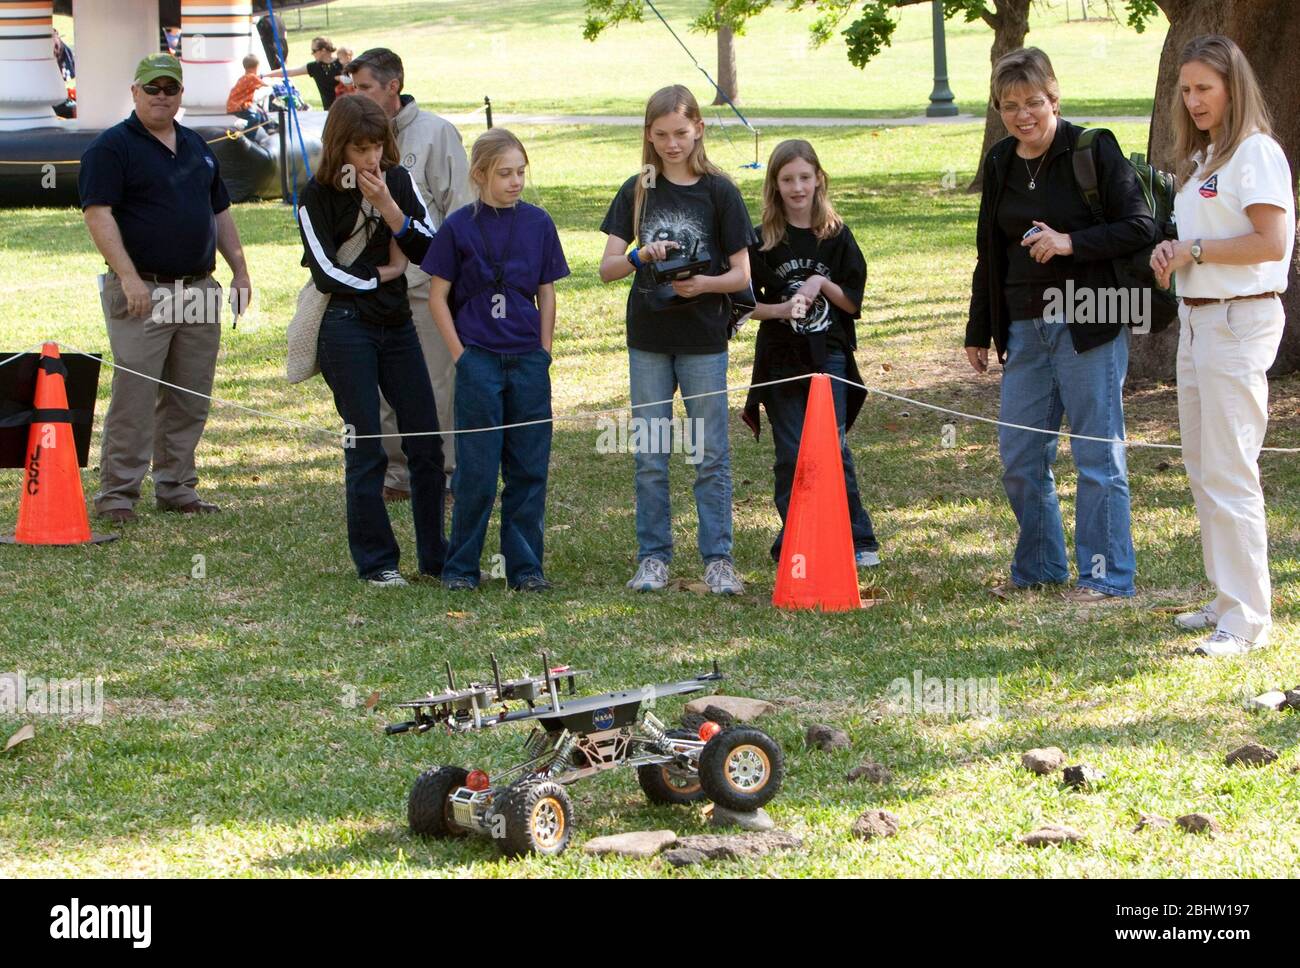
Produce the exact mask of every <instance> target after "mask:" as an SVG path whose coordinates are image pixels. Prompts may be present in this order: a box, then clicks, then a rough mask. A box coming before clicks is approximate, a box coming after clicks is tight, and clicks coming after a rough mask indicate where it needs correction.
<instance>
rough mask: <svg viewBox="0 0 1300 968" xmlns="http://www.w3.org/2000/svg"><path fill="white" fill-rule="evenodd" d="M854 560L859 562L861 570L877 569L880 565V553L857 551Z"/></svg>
mask: <svg viewBox="0 0 1300 968" xmlns="http://www.w3.org/2000/svg"><path fill="white" fill-rule="evenodd" d="M853 560H854V561H855V562H857V565H858V567H859V568H875V567H876V566H877V565H878V564H880V552H879V551H855V552H854V553H853Z"/></svg>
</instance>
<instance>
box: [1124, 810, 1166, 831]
mask: <svg viewBox="0 0 1300 968" xmlns="http://www.w3.org/2000/svg"><path fill="white" fill-rule="evenodd" d="M1173 825H1174V822H1173V821H1172V820H1170V819H1169V818H1168V817H1162V816H1160V815H1159V814H1158V813H1144V814H1142V816H1141V817H1140V818H1139V819H1138V822H1137V826H1136V827H1134V828H1133V832H1134V833H1138V832H1139V831H1141V830H1146V829H1147V828H1148V827H1150V828H1153V829H1155V830H1163V829H1164V828H1165V827H1172V826H1173Z"/></svg>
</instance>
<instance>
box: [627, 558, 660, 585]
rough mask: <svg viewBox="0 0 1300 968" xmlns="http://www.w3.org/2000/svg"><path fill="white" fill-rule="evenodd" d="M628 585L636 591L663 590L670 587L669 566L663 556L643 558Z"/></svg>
mask: <svg viewBox="0 0 1300 968" xmlns="http://www.w3.org/2000/svg"><path fill="white" fill-rule="evenodd" d="M627 587H628V588H630V589H632V591H634V592H661V591H663V590H664V589H665V588H667V587H668V566H667V565H666V564H664V561H663V559H662V558H642V559H641V564H639V565H637V569H636V574H635V575H633V576H632V580H631V581H630V582H628V583H627Z"/></svg>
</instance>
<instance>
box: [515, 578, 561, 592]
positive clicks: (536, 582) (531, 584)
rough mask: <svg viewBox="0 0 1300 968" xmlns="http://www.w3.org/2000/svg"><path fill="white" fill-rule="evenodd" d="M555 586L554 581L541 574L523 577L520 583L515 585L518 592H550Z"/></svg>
mask: <svg viewBox="0 0 1300 968" xmlns="http://www.w3.org/2000/svg"><path fill="white" fill-rule="evenodd" d="M554 587H555V584H554V582H549V581H547V580H546V579H545V578H543V577H542V576H541V575H529V576H528V577H526V578H521V579H520V580H519V584H518V585H515V586H514V589H513V590H514V591H517V592H549V591H550V590H551V589H552V588H554Z"/></svg>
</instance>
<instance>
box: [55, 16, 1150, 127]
mask: <svg viewBox="0 0 1300 968" xmlns="http://www.w3.org/2000/svg"><path fill="white" fill-rule="evenodd" d="M657 6H658V7H659V9H660V10H661V11H662V12H663V14H664V16H665V17H666V18H668V21H669V23H671V24H672V25H673V29H674V30H676V31H677V33H678V34H679V35H680V36H681V38H682V39H683V40H684V41H685V43H686V45H687V46H688V47H689V48H690V49H691V50H692V51H693V52H694V54H695V56H696V57H697V58H699V61H700V63H701V64H702V65H703V66H704V67H705V68H706V69H707V70H708V71H709V73H710V74H713V75H714V76H715V77H716V65H717V43H716V40H715V38H714V37H713V36H712V35H702V34H692V33H689V32H688V31H687V29H686V28H687V25H688V24H689V22H690V21H691V19H693V18H694V17H695V16H696V15H697V14H698V12H699V10H700V9H701V4H700V3H699V2H698V0H664V2H662V3H659V4H657ZM483 10H484V7H483V4H482V3H481V2H480V0H399V2H392V0H335V2H334V3H332V4H331V5H330V7H329V23H328V25H327V24H326V20H325V8H323V7H317V8H311V9H308V10H305V11H303V13H302V23H303V29H302V30H298V29H297V24H298V16H297V14H295V13H289V14H287V15H286V17H285V20H286V26H287V28H288V32H289V44H290V62H291V63H292V64H295V65H299V64H303V63H306V61H307V60H308V58H309V57H310V49H311V38H312V37H314V36H316V35H317V34H326V35H328V36H329V37H331V38H332V39H333V41H334V42H335V44H344V45H347V46H349V47H351V48H352V49H353V50H354V51H355V52H356V53H358V54H359V53H361V51H363V50H365V49H366V48H367V47H372V46H385V47H392V48H393V49H394V50H396V51H397V52H398V53H399V54H401V55H402V59H403V61H404V63H405V67H406V87H407V90H408V91H409V92H410V93H412V94H414V95H415V96H416V97H417V98H419V100H420V101H421V102H422V103H424V104H425V105H426V106H429V107H435V108H437V109H438V110H441V111H466V110H471V109H473V108H475V107H479V106H481V105H482V104H483V97H484V96H485V95H486V96H490V97H491V98H492V103H493V105H494V107H495V109H496V110H498V111H503V112H512V113H523V112H533V113H536V112H546V113H573V114H634V115H639V114H641V113H642V112H643V111H644V110H645V99H646V98H647V97H648V96H649V94H650V93H651V92H652V91H653V90H654V89H655V88H658V87H661V86H662V85H664V84H669V83H674V82H677V83H682V84H686V85H688V86H690V88H691V89H692V90H693V91H694V92H695V94H696V96H697V97H698V98H699V99H700V103H701V104H708V103H709V102H710V101H712V100H713V96H714V91H713V89H712V87H711V86H710V85H709V83H708V82H707V81H706V80H705V79H704V77H703V76H702V75H701V74H700V73H699V71H697V70H696V68H695V66H694V65H693V64H692V63H691V61H690V59H689V58H688V57H687V56H686V54H685V53H684V52H683V51H682V49H681V48H680V47H679V46H678V45H677V43H676V41H674V40H673V38H672V36H671V35H670V34H669V33H668V31H667V30H665V29H664V27H663V25H662V24H661V23H659V21H658V20H657V19H655V17H654V15H653V14H652V13H650V12H649V10H647V11H646V20H645V21H644V22H643V23H640V24H625V25H623V26H620V27H618V28H616V29H615V30H612V31H609V32H607V33H606V34H605V35H604V36H602V37H601V38H600V39H599V40H597V41H595V42H594V43H591V42H588V41H585V40H583V38H582V21H583V6H582V4H581V3H579V2H577V0H503V2H499V3H494V4H493V5H492V10H493V11H494V15H495V19H494V22H493V23H491V24H485V23H484V15H483ZM1077 11H1078V8H1077V5H1076V7H1075V17H1076V20H1075V22H1073V23H1066V21H1065V8H1064V5H1063V4H1062V3H1060V2H1053V3H1042V4H1036V5H1035V7H1034V11H1033V15H1032V20H1031V30H1030V33H1029V35H1028V37H1027V39H1026V42H1027V43H1030V44H1035V45H1037V46H1040V47H1042V48H1043V49H1044V50H1046V51H1047V52H1048V54H1049V55H1050V56H1051V57H1052V60H1053V63H1054V64H1055V67H1056V71H1057V74H1058V75H1059V77H1060V80H1061V88H1062V94H1063V99H1064V102H1065V110H1066V112H1067V113H1073V114H1076V115H1092V114H1103V115H1110V114H1146V113H1147V112H1149V111H1150V110H1151V94H1152V90H1153V88H1154V87H1155V79H1156V67H1157V65H1158V63H1159V60H1160V49H1161V45H1162V43H1163V41H1164V33H1165V29H1164V28H1165V23H1164V20H1163V18H1158V20H1157V22H1155V23H1154V24H1152V26H1151V27H1150V28H1148V30H1147V31H1146V32H1145V33H1143V34H1137V33H1135V32H1134V31H1132V30H1130V29H1129V28H1127V27H1125V26H1122V25H1120V24H1116V23H1113V22H1107V21H1097V20H1094V21H1089V22H1087V23H1082V22H1079V21H1078V20H1077ZM930 16H931V15H930V8H929V5H928V4H921V5H919V6H916V7H909V8H907V9H905V10H904V11H902V13H901V17H900V25H899V27H898V30H897V31H896V33H895V35H894V40H893V44H892V46H891V47H888V48H886V49H885V50H884V51H882V53H881V54H880V56H879V57H878V58H876V60H874V61H873V62H872V63H871V64H869V65H868V66H867V67H866V69H865V70H859V69H858V68H856V67H854V66H853V65H851V64H850V63H849V61H848V57H847V56H846V54H845V46H844V41H843V39H842V38H841V37H839V36H838V35H837V36H836V37H835V38H834V39H833V40H831V41H830V42H828V43H827V44H826V45H824V46H823V47H821V48H817V49H813V48H812V47H811V46H810V45H809V42H808V26H809V25H810V24H811V23H812V21H813V19H814V17H813V15H812V14H811V13H808V12H800V13H790V12H788V11H786V10H785V8H784V6H783V5H782V6H780V7H779V8H777V9H774V10H770V11H768V12H767V13H764V14H762V15H761V16H759V17H757V18H755V19H754V20H753V21H751V22H750V24H749V27H748V29H747V30H746V33H745V35H744V36H743V37H741V38H739V39H738V41H737V70H738V75H739V78H740V96H741V105H742V107H743V109H744V110H745V111H747V112H750V113H753V114H755V115H764V116H772V115H776V116H780V115H786V116H791V115H827V116H837V115H838V116H851V117H870V116H884V117H892V116H898V115H912V114H920V113H922V112H923V111H924V110H925V107H926V105H927V104H928V103H929V96H930V90H931V87H932V86H933V80H932V79H933V77H934V65H933V52H932V42H931V35H930ZM58 20H59V29H60V30H61V31H63V32H64V36H69V31H68V30H65V29H64V28H65V27H67V28H69V29H70V27H71V24H72V20H71V18H64V17H61V18H58ZM847 23H848V22H847V21H846V23H845V26H847ZM946 33H947V37H948V73H949V77H950V83H951V87H952V90H953V92H954V93H955V94H956V97H957V103H958V105H959V106H960V107H961V108H962V110H963V111H967V112H971V113H974V114H977V115H978V114H983V112H984V103H985V100H986V99H987V96H988V81H989V44H990V42H991V40H992V37H993V32H992V31H991V30H990V29H989V28H988V27H987V26H985V25H984V24H983V22H976V23H971V24H968V23H965V22H963V21H961V20H953V21H949V22H948V25H947V28H946ZM71 42H72V43H73V44H74V45H75V42H76V41H75V36H73V37H72V38H71ZM300 80H301V81H306V82H307V83H306V86H303V85H302V84H299V87H301V88H302V90H303V91H304V92H305V94H306V96H307V98H308V100H309V101H311V102H312V103H315V102H316V90H315V86H314V85H313V84H312V83H311V81H310V80H309V79H308V78H301V79H300ZM722 110H723V111H724V112H726V113H727V114H728V115H729V112H727V109H725V108H724V109H722Z"/></svg>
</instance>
